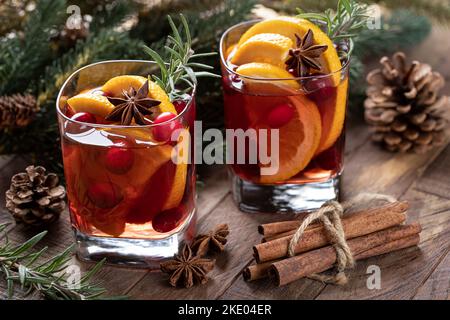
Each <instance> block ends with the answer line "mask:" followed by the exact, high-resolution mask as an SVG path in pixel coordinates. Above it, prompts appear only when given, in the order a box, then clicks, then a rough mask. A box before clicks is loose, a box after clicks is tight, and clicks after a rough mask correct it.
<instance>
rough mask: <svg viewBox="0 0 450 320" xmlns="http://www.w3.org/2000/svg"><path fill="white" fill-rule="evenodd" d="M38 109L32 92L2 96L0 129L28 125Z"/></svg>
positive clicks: (0, 99)
mask: <svg viewBox="0 0 450 320" xmlns="http://www.w3.org/2000/svg"><path fill="white" fill-rule="evenodd" d="M38 110H39V108H38V106H37V103H36V98H35V97H34V96H32V95H31V94H19V93H18V94H13V95H11V96H0V129H1V128H18V127H26V126H27V125H29V124H30V122H31V121H32V120H33V117H34V115H35V114H36V112H37V111H38Z"/></svg>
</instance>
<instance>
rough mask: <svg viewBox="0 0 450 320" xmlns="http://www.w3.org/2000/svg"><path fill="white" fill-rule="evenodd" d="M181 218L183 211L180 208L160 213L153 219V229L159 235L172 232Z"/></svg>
mask: <svg viewBox="0 0 450 320" xmlns="http://www.w3.org/2000/svg"><path fill="white" fill-rule="evenodd" d="M182 218H183V211H182V210H181V209H180V208H176V209H171V210H167V211H162V212H160V213H158V214H157V215H156V216H155V217H154V218H153V220H152V225H153V229H155V230H156V231H158V232H161V233H165V232H169V231H172V230H173V229H175V228H176V227H178V226H179V225H180V222H181V220H182Z"/></svg>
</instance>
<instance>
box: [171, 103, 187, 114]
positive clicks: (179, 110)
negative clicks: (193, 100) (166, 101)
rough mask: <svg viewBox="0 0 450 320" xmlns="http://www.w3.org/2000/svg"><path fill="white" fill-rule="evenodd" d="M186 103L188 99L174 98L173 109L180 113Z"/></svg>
mask: <svg viewBox="0 0 450 320" xmlns="http://www.w3.org/2000/svg"><path fill="white" fill-rule="evenodd" d="M187 103H188V101H185V100H176V101H174V102H173V106H174V107H175V110H177V112H178V113H181V112H183V110H184V109H185V108H186V106H187Z"/></svg>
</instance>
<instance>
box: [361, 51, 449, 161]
mask: <svg viewBox="0 0 450 320" xmlns="http://www.w3.org/2000/svg"><path fill="white" fill-rule="evenodd" d="M380 64H381V65H382V67H381V68H380V69H375V70H373V71H371V72H370V73H369V74H368V75H367V82H368V84H369V86H368V88H367V92H366V93H367V99H366V101H365V103H364V107H365V114H364V115H365V119H366V122H367V123H368V124H369V125H370V126H371V131H372V140H373V141H375V142H378V143H380V144H381V145H382V146H384V147H385V148H386V149H387V150H390V151H400V152H407V151H413V152H417V153H423V152H426V151H428V150H430V149H431V148H433V147H435V146H438V145H442V144H443V143H444V142H445V141H446V139H447V134H448V130H447V126H448V122H449V112H450V97H447V96H443V95H439V91H440V90H441V89H442V87H443V86H444V84H445V81H444V78H443V77H442V76H441V75H440V74H439V73H438V72H433V70H432V69H431V67H430V66H429V65H427V64H424V63H420V62H418V61H413V62H412V63H411V64H410V65H407V63H406V58H405V54H404V53H402V52H397V53H395V54H394V55H393V56H392V58H391V59H389V58H388V57H383V58H382V59H381V60H380Z"/></svg>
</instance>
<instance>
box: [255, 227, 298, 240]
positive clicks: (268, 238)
mask: <svg viewBox="0 0 450 320" xmlns="http://www.w3.org/2000/svg"><path fill="white" fill-rule="evenodd" d="M294 233H295V229H292V230H289V231H285V232H282V233H278V234H273V235H270V236H266V237H264V238H262V239H261V242H262V243H264V242H270V241H273V240H276V239H280V238H284V237H289V236H292V235H293V234H294Z"/></svg>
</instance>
